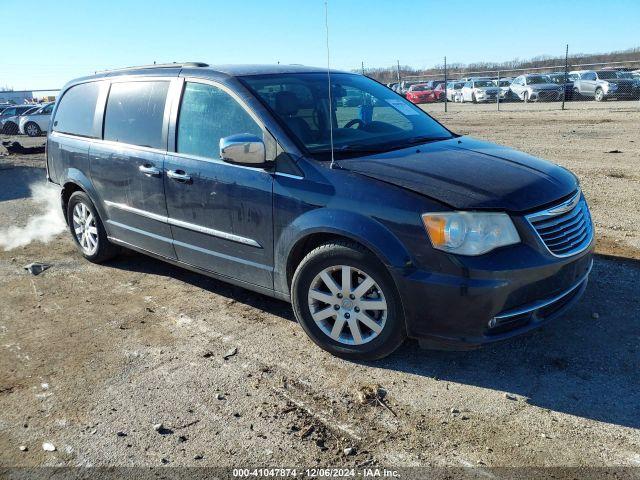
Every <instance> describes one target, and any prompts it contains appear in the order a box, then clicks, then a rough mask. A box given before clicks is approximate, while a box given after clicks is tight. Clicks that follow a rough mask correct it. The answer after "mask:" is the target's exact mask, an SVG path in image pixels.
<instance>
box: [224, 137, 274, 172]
mask: <svg viewBox="0 0 640 480" xmlns="http://www.w3.org/2000/svg"><path fill="white" fill-rule="evenodd" d="M220 158H221V159H222V160H223V161H225V162H228V163H235V164H238V165H246V166H248V167H262V166H264V165H265V164H266V158H267V157H266V150H265V147H264V142H263V141H262V139H261V138H260V137H257V136H255V135H252V134H250V133H239V134H236V135H229V136H228V137H223V138H221V139H220Z"/></svg>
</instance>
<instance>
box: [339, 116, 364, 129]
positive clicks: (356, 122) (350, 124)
mask: <svg viewBox="0 0 640 480" xmlns="http://www.w3.org/2000/svg"><path fill="white" fill-rule="evenodd" d="M354 125H358V128H362V127H364V125H365V123H364V122H363V121H362V120H360V119H359V118H354V119H353V120H349V121H348V122H347V123H346V124H345V125H344V127H343V128H351V127H353V126H354Z"/></svg>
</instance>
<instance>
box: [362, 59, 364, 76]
mask: <svg viewBox="0 0 640 480" xmlns="http://www.w3.org/2000/svg"><path fill="white" fill-rule="evenodd" d="M362 75H364V61H363V62H362Z"/></svg>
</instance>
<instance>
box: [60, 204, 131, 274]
mask: <svg viewBox="0 0 640 480" xmlns="http://www.w3.org/2000/svg"><path fill="white" fill-rule="evenodd" d="M67 223H68V225H69V231H70V232H71V236H72V237H73V240H74V241H75V243H76V246H77V247H78V249H79V250H80V253H82V255H83V256H84V258H86V259H87V260H89V261H90V262H94V263H101V262H104V261H106V260H109V259H110V258H113V257H115V256H116V255H117V254H118V253H119V248H118V247H117V246H116V245H114V244H112V243H111V242H109V240H108V239H107V232H106V230H105V228H104V225H103V224H102V220H101V219H100V216H99V215H98V212H97V210H96V207H95V206H94V205H93V202H92V201H91V199H90V198H89V196H88V195H87V194H86V193H84V192H75V193H73V195H71V198H69V203H68V205H67Z"/></svg>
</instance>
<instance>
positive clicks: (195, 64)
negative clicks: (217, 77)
mask: <svg viewBox="0 0 640 480" xmlns="http://www.w3.org/2000/svg"><path fill="white" fill-rule="evenodd" d="M208 66H209V64H208V63H203V62H172V63H152V64H151V65H138V66H133V67H124V68H110V69H108V70H96V73H105V72H122V71H125V70H140V69H144V68H176V67H179V68H194V67H199V68H202V67H208Z"/></svg>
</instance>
